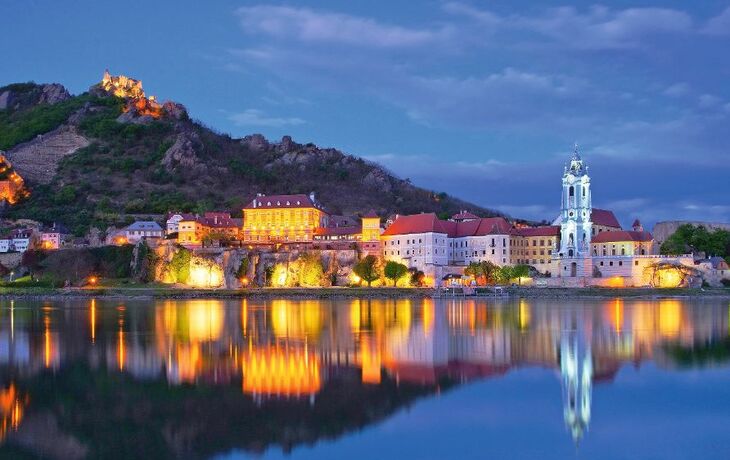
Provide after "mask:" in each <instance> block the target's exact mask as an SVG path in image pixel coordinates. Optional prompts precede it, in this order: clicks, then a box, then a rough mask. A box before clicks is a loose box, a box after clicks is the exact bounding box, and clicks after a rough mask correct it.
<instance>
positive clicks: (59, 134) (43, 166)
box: [7, 125, 89, 184]
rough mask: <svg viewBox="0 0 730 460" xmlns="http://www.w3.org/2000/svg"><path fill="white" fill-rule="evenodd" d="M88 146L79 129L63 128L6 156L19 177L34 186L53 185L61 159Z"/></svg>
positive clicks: (16, 147) (21, 146)
mask: <svg viewBox="0 0 730 460" xmlns="http://www.w3.org/2000/svg"><path fill="white" fill-rule="evenodd" d="M87 145H89V140H88V139H87V138H85V137H84V136H82V135H81V134H79V133H78V132H77V131H76V128H75V127H73V126H69V125H62V126H60V127H58V128H56V129H54V130H53V131H51V132H48V133H46V134H41V135H40V136H38V137H36V138H35V139H33V140H31V141H28V142H25V143H23V144H20V145H17V146H15V147H14V148H13V149H11V150H9V151H8V152H7V157H8V159H9V160H10V161H11V162H12V163H13V167H15V169H16V170H17V171H18V173H19V174H20V175H21V176H22V177H23V178H25V179H26V180H27V181H29V182H31V183H41V184H47V183H49V182H51V180H52V179H53V176H55V174H56V170H57V169H58V163H59V161H61V158H63V157H65V156H67V155H71V154H72V153H74V152H76V151H77V150H78V149H80V148H83V147H86V146H87Z"/></svg>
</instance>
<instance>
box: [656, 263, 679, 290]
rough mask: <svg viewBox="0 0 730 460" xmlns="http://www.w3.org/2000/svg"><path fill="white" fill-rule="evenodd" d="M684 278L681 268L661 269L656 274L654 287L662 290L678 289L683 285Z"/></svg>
mask: <svg viewBox="0 0 730 460" xmlns="http://www.w3.org/2000/svg"><path fill="white" fill-rule="evenodd" d="M683 280H684V277H683V276H682V272H681V270H680V269H679V268H675V267H666V268H661V269H659V270H657V271H656V273H655V274H654V285H655V286H657V287H662V288H676V287H680V286H681V285H682V281H683Z"/></svg>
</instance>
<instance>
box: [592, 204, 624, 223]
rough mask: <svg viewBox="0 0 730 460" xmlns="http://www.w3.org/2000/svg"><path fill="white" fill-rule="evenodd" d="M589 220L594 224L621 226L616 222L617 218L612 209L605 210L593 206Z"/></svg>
mask: <svg viewBox="0 0 730 460" xmlns="http://www.w3.org/2000/svg"><path fill="white" fill-rule="evenodd" d="M591 221H592V222H593V223H594V224H596V225H604V226H606V227H614V228H621V224H619V223H618V219H616V216H615V215H614V214H613V211H607V210H605V209H598V208H593V212H592V213H591Z"/></svg>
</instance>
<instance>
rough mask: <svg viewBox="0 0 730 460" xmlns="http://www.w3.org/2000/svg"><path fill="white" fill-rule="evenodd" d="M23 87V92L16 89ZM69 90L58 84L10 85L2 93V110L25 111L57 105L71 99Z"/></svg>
mask: <svg viewBox="0 0 730 460" xmlns="http://www.w3.org/2000/svg"><path fill="white" fill-rule="evenodd" d="M19 86H22V87H23V90H22V91H17V90H16V89H15V88H18V87H19ZM70 97H71V94H69V92H68V90H66V88H64V87H63V85H59V84H58V83H49V84H45V85H34V84H32V83H28V84H21V85H10V86H7V87H5V89H3V90H2V91H0V110H6V109H12V110H18V109H24V108H28V107H32V106H34V105H38V104H57V103H59V102H62V101H65V100H66V99H68V98H70Z"/></svg>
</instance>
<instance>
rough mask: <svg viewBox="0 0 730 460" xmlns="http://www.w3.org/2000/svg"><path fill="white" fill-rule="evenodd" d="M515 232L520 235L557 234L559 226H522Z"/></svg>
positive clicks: (558, 233)
mask: <svg viewBox="0 0 730 460" xmlns="http://www.w3.org/2000/svg"><path fill="white" fill-rule="evenodd" d="M515 233H516V234H517V235H520V236H558V235H560V226H559V225H544V226H542V227H524V228H518V229H517V230H516V232H515Z"/></svg>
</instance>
